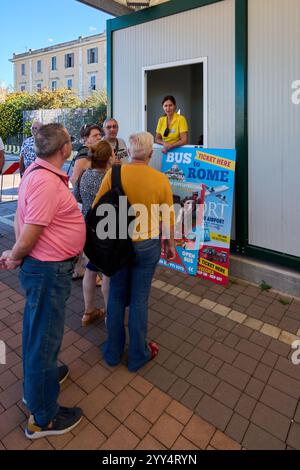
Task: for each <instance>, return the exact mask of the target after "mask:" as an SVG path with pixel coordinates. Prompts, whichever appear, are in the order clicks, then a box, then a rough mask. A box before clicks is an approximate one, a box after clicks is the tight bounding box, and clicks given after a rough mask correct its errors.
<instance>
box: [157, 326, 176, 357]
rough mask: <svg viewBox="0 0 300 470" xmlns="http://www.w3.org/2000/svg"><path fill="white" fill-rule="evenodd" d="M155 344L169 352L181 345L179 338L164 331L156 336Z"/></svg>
mask: <svg viewBox="0 0 300 470" xmlns="http://www.w3.org/2000/svg"><path fill="white" fill-rule="evenodd" d="M157 342H158V343H160V344H163V345H164V347H165V348H167V349H169V350H170V351H175V352H176V350H177V349H178V348H179V346H180V345H181V343H182V340H181V338H178V337H177V336H175V335H173V334H171V333H168V332H167V331H164V332H163V333H161V335H159V336H158V338H157Z"/></svg>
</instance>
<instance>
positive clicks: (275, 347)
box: [269, 339, 291, 357]
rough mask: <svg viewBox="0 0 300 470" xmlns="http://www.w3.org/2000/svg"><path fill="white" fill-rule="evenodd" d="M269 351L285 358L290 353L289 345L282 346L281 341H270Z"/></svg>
mask: <svg viewBox="0 0 300 470" xmlns="http://www.w3.org/2000/svg"><path fill="white" fill-rule="evenodd" d="M269 350H270V351H272V352H274V353H275V354H279V355H280V356H283V357H287V356H288V355H289V353H290V351H291V347H290V345H287V344H284V343H282V342H281V341H278V340H276V339H272V341H271V343H270V345H269Z"/></svg>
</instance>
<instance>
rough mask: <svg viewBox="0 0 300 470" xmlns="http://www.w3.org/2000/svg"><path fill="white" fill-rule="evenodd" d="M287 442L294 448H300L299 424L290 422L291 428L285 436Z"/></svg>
mask: <svg viewBox="0 0 300 470" xmlns="http://www.w3.org/2000/svg"><path fill="white" fill-rule="evenodd" d="M287 444H289V445H290V446H291V447H293V448H294V449H297V450H299V449H300V425H299V424H297V423H292V425H291V429H290V432H289V435H288V438H287Z"/></svg>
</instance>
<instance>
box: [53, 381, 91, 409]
mask: <svg viewBox="0 0 300 470" xmlns="http://www.w3.org/2000/svg"><path fill="white" fill-rule="evenodd" d="M86 396H87V395H86V393H85V392H84V391H83V390H82V389H81V388H80V387H78V385H77V384H75V383H71V384H68V385H67V387H66V388H64V389H63V390H62V391H61V393H60V396H59V401H60V403H61V405H62V406H76V405H78V403H79V402H80V401H81V400H83V399H84V398H85V397H86Z"/></svg>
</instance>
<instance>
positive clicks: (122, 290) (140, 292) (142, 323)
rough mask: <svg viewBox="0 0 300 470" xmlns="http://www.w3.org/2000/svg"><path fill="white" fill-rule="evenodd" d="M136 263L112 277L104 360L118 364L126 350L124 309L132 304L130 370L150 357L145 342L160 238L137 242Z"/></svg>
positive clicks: (112, 364) (129, 324) (135, 368)
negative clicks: (149, 302) (149, 298)
mask: <svg viewBox="0 0 300 470" xmlns="http://www.w3.org/2000/svg"><path fill="white" fill-rule="evenodd" d="M134 251H135V259H134V263H133V264H132V265H130V266H127V267H125V268H123V269H121V270H120V271H118V272H117V273H116V274H115V275H114V276H112V277H111V278H110V290H109V299H108V307H107V325H106V326H107V334H108V337H107V341H106V342H105V343H104V345H103V353H104V359H105V361H106V362H107V364H109V365H111V366H115V365H117V364H119V362H120V361H121V357H122V354H123V352H124V347H125V342H126V333H125V325H124V316H125V308H126V306H127V305H129V318H128V332H129V349H128V369H129V370H130V371H136V370H138V369H140V367H142V366H143V365H144V364H145V363H146V362H148V361H149V359H150V351H149V348H148V345H147V342H146V336H147V328H148V297H149V294H150V290H151V283H152V278H153V275H154V272H155V268H156V265H157V263H158V261H159V258H160V253H161V241H160V240H159V239H150V240H145V241H141V242H137V243H134Z"/></svg>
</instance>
